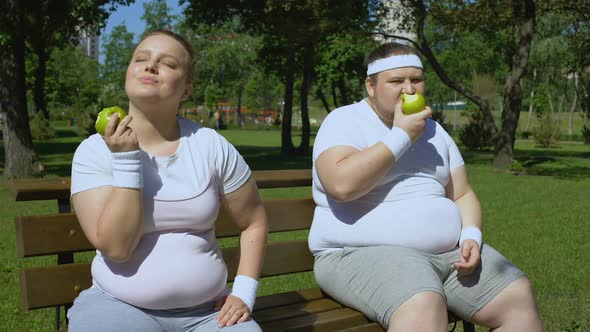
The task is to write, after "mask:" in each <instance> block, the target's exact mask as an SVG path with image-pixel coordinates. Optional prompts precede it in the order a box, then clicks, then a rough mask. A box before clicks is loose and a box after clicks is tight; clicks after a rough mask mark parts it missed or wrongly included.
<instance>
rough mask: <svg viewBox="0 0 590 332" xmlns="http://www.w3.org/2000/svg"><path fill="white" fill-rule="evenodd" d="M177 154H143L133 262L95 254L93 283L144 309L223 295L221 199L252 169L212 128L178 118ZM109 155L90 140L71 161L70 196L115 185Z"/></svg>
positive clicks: (179, 305) (178, 305) (95, 137)
mask: <svg viewBox="0 0 590 332" xmlns="http://www.w3.org/2000/svg"><path fill="white" fill-rule="evenodd" d="M178 123H179V125H180V136H181V137H180V143H179V146H178V148H177V151H176V152H175V153H174V154H172V155H170V156H165V157H155V156H151V155H149V154H148V153H145V152H143V151H142V156H141V162H142V166H143V178H144V189H143V204H144V206H143V209H144V211H143V212H144V222H143V235H142V237H141V240H140V242H139V244H138V245H137V247H136V249H135V250H134V252H133V254H132V257H131V258H130V259H129V260H128V261H127V262H125V263H115V262H112V261H110V260H109V259H108V258H106V257H104V256H103V255H102V254H101V253H100V251H98V250H97V252H96V256H95V258H94V260H93V262H92V277H93V285H94V286H95V287H99V288H100V289H102V290H103V291H105V292H106V293H108V294H110V295H111V296H113V297H115V298H117V299H119V300H121V301H124V302H127V303H130V304H132V305H135V306H138V307H141V308H146V309H172V308H186V307H191V306H195V305H199V304H201V303H205V302H207V301H211V300H213V299H216V298H218V297H220V296H222V295H224V294H226V293H227V289H226V281H227V268H226V265H225V262H224V261H223V257H222V255H221V252H220V250H219V247H218V245H217V241H216V238H215V219H216V218H217V214H218V212H219V205H220V202H219V196H220V195H222V194H227V193H230V192H232V191H234V190H237V189H238V188H240V187H241V186H242V185H243V184H244V183H245V182H246V181H247V180H248V178H249V177H250V174H251V171H250V169H249V167H248V165H247V164H246V162H245V161H244V159H243V158H242V156H240V154H239V153H238V151H237V150H236V149H235V148H234V147H233V146H232V145H231V144H230V143H229V142H228V141H227V140H226V139H225V138H223V137H222V136H220V135H219V134H217V133H216V132H215V131H214V130H211V129H208V128H203V127H200V126H199V125H197V124H195V123H193V122H191V121H189V120H185V119H181V118H179V119H178ZM112 173H113V172H112V163H111V153H110V150H109V149H108V147H107V145H106V144H105V142H104V139H103V138H102V137H101V136H100V135H98V134H95V135H92V136H90V137H88V138H87V139H86V140H84V141H83V142H82V143H81V144H80V146H79V147H78V148H77V150H76V153H75V155H74V159H73V162H72V181H71V182H72V187H71V193H72V195H74V194H76V193H78V192H81V191H84V190H88V189H92V188H96V187H100V186H107V185H112V179H113V176H112Z"/></svg>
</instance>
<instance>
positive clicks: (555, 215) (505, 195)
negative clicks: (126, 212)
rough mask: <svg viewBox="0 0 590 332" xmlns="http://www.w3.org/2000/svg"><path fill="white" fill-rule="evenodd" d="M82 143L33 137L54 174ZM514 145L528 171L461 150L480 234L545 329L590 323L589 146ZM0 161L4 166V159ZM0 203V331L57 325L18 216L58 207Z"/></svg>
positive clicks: (299, 280) (269, 288) (64, 169)
mask: <svg viewBox="0 0 590 332" xmlns="http://www.w3.org/2000/svg"><path fill="white" fill-rule="evenodd" d="M221 133H222V134H223V135H224V136H226V137H227V138H228V140H229V141H230V142H232V143H233V144H234V145H236V146H237V148H238V149H239V150H240V152H241V153H242V154H243V155H244V157H245V159H246V160H247V162H248V163H249V164H250V165H251V167H252V168H253V169H284V168H309V167H311V159H310V157H309V156H307V157H289V158H281V157H280V156H279V151H280V149H279V145H280V132H278V131H239V130H228V131H222V132H221ZM296 142H298V141H297V139H296ZM78 143H79V139H78V138H77V137H75V136H74V135H72V134H71V133H70V132H68V131H67V130H66V129H65V128H61V129H60V137H58V138H56V139H53V140H50V141H46V142H37V143H36V148H37V149H38V151H39V153H40V154H41V157H42V159H43V161H44V162H45V165H46V167H47V171H48V176H69V172H70V166H69V164H70V160H71V158H72V155H73V151H74V149H75V147H76V146H77V144H78ZM516 150H517V153H516V158H517V159H518V160H519V161H520V162H521V163H522V165H523V166H524V167H525V170H526V175H518V176H517V175H512V174H500V173H496V172H494V171H493V170H492V168H491V160H492V153H491V152H468V151H464V157H465V159H466V161H467V164H468V170H469V174H470V178H471V182H472V184H473V186H474V188H475V190H476V192H477V193H478V195H479V198H480V200H481V202H482V206H483V209H484V223H485V230H484V239H485V241H486V242H487V243H489V244H491V245H492V246H494V247H495V248H497V249H498V250H499V251H501V252H502V253H503V254H504V255H505V256H507V257H508V258H509V259H511V260H512V261H513V262H514V263H515V264H516V265H517V266H519V267H520V268H521V269H522V270H523V271H525V272H526V273H527V275H528V277H529V278H530V280H531V282H532V284H533V286H534V288H535V292H536V294H537V298H538V302H539V307H540V311H541V314H542V316H543V319H544V322H545V325H546V331H588V330H590V282H589V281H590V278H589V276H590V241H588V239H589V238H590V226H589V225H588V223H587V221H588V220H589V219H588V216H589V215H590V204H589V203H588V202H590V146H587V145H582V144H565V143H562V144H561V145H560V146H559V147H558V148H551V149H542V148H538V147H536V146H535V145H534V143H531V142H524V141H522V142H521V141H519V142H517V146H516ZM2 156H3V153H2ZM0 158H1V157H0ZM0 163H2V165H3V160H0ZM309 194H310V191H309V188H296V189H268V190H263V191H262V196H263V197H265V198H273V197H302V196H306V195H309ZM0 202H2V204H0V257H1V260H0V261H1V262H2V264H1V266H0V283H1V285H0V298H2V299H3V300H2V302H1V304H0V306H1V307H0V331H48V330H51V328H52V326H53V325H52V324H53V317H54V310H53V309H44V310H36V311H31V312H28V313H27V312H23V311H22V310H21V309H20V303H19V301H20V300H19V285H18V270H19V269H20V268H23V267H28V266H35V265H40V264H48V263H51V262H54V261H55V258H53V257H46V258H30V259H17V258H16V244H15V233H14V222H13V220H14V217H15V216H18V215H32V214H41V213H55V212H56V211H57V206H56V203H55V202H53V201H45V202H21V203H15V202H13V201H12V198H11V197H10V195H9V194H8V192H7V190H6V188H5V186H0ZM306 236H307V233H306V232H293V233H288V234H281V235H280V238H285V237H288V238H301V239H304V238H305V237H306ZM276 238H278V237H273V238H271V241H273V240H275V239H276ZM90 258H91V255H89V254H84V255H80V256H76V260H77V261H78V260H79V261H83V260H88V259H90ZM313 286H315V282H314V280H313V276H312V275H311V274H310V273H306V274H300V275H297V276H290V277H276V278H270V279H267V280H264V281H263V282H262V283H261V288H260V293H261V294H271V293H276V292H280V291H286V290H291V289H297V288H302V287H313ZM459 330H460V329H459ZM478 331H484V330H483V329H478Z"/></svg>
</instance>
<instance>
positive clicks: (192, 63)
mask: <svg viewBox="0 0 590 332" xmlns="http://www.w3.org/2000/svg"><path fill="white" fill-rule="evenodd" d="M154 35H165V36H168V37H171V38H173V39H174V40H176V41H177V42H179V43H180V44H181V45H182V47H183V48H184V49H185V50H186V52H187V53H188V57H189V58H188V63H187V73H186V74H187V81H188V82H190V83H192V82H193V78H194V66H195V50H194V49H193V46H192V45H191V43H190V42H189V41H188V39H186V38H184V37H183V36H181V35H179V34H177V33H176V32H173V31H171V30H165V29H156V30H152V31H150V32H148V33H147V34H146V35H145V36H144V37H143V38H142V39H141V41H140V42H139V43H141V42H142V41H144V40H145V39H146V38H147V37H150V36H154ZM138 45H139V44H138Z"/></svg>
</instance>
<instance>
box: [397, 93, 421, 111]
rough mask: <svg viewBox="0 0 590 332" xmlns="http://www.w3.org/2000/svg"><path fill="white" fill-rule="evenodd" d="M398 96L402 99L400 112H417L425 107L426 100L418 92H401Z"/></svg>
mask: <svg viewBox="0 0 590 332" xmlns="http://www.w3.org/2000/svg"><path fill="white" fill-rule="evenodd" d="M400 98H401V100H402V112H404V114H414V113H418V112H420V111H422V110H424V109H425V108H426V100H425V99H424V96H423V95H422V94H421V93H419V92H416V93H415V94H413V95H409V94H405V93H402V95H401V97H400Z"/></svg>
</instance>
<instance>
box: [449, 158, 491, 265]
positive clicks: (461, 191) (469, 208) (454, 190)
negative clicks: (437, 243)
mask: <svg viewBox="0 0 590 332" xmlns="http://www.w3.org/2000/svg"><path fill="white" fill-rule="evenodd" d="M445 189H446V192H447V198H449V199H451V200H452V201H454V202H455V204H456V205H457V207H458V208H459V213H460V214H461V228H462V229H463V230H465V229H466V228H467V227H470V226H472V227H477V228H478V229H479V230H480V231H481V229H482V227H483V218H482V211H481V205H480V203H479V199H478V198H477V195H476V194H475V191H473V188H472V187H471V185H470V184H469V180H468V178H467V170H466V168H465V166H461V167H457V168H455V169H453V170H452V171H451V178H450V179H449V183H448V184H447V186H446V188H445ZM480 254H481V253H480V248H479V244H478V243H477V242H476V241H475V240H472V239H466V240H465V241H463V243H462V244H461V257H460V261H459V262H457V263H455V267H456V268H457V271H458V272H459V274H470V273H472V272H473V271H474V270H475V268H477V266H478V265H479V263H480Z"/></svg>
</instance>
